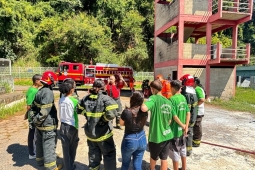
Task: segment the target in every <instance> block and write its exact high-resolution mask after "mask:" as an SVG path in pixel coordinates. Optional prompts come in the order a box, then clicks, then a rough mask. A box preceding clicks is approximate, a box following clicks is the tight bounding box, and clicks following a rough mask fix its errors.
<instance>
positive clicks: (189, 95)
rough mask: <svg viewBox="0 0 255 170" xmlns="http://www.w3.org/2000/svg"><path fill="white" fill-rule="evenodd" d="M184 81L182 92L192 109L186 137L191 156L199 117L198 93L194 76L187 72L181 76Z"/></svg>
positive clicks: (188, 151)
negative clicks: (194, 131)
mask: <svg viewBox="0 0 255 170" xmlns="http://www.w3.org/2000/svg"><path fill="white" fill-rule="evenodd" d="M180 80H181V81H182V85H183V87H182V90H181V94H182V95H184V96H185V98H186V100H187V103H188V106H189V109H190V122H189V130H188V137H187V138H186V148H187V156H190V155H191V153H192V139H193V127H194V125H195V122H196V119H197V113H198V108H197V102H198V99H197V95H196V91H195V89H194V87H193V86H194V77H193V76H190V75H189V74H185V75H184V76H182V77H181V78H180Z"/></svg>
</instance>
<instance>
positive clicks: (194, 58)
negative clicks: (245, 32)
mask: <svg viewBox="0 0 255 170" xmlns="http://www.w3.org/2000/svg"><path fill="white" fill-rule="evenodd" d="M252 11H253V0H172V1H171V2H167V1H160V0H155V34H154V72H155V74H163V76H164V77H165V78H166V77H167V75H168V74H172V79H179V78H180V77H181V76H182V75H184V74H191V75H194V76H197V77H199V78H200V79H201V82H202V84H203V86H204V87H205V88H206V91H207V93H208V94H209V95H210V96H218V97H226V98H229V97H231V96H233V95H234V93H235V84H236V65H238V64H248V63H249V59H250V44H247V45H246V46H242V47H239V46H238V45H237V36H238V25H239V24H242V23H244V22H246V21H249V20H251V17H252ZM171 28H176V31H175V32H173V31H169V30H170V29H171ZM227 28H231V29H232V45H230V46H229V47H223V46H222V44H220V43H216V44H212V34H214V33H217V32H220V31H222V30H225V29H227ZM202 37H206V44H199V43H198V42H199V41H198V40H199V39H200V38H202ZM189 38H194V40H195V42H194V43H190V42H187V41H188V39H189Z"/></svg>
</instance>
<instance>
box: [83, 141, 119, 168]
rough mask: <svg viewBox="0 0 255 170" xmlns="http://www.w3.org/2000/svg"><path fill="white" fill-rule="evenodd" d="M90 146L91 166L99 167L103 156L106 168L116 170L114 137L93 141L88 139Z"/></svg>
mask: <svg viewBox="0 0 255 170" xmlns="http://www.w3.org/2000/svg"><path fill="white" fill-rule="evenodd" d="M87 143H88V146H89V168H90V169H99V167H100V162H101V160H102V156H103V158H104V160H103V161H104V169H105V170H116V149H115V144H114V141H113V137H112V136H111V137H110V138H108V139H106V140H104V141H102V142H92V141H89V140H87Z"/></svg>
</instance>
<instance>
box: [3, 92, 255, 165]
mask: <svg viewBox="0 0 255 170" xmlns="http://www.w3.org/2000/svg"><path fill="white" fill-rule="evenodd" d="M55 93H56V94H57V95H58V94H59V92H58V91H55ZM78 94H79V96H80V98H81V97H83V96H84V95H85V94H86V92H84V91H79V92H78ZM128 96H130V92H129V91H126V92H123V93H122V97H121V100H122V103H123V106H125V105H128V103H129V97H128ZM56 104H57V101H56ZM205 110H206V115H205V117H204V119H203V141H204V142H208V143H212V144H218V145H223V146H227V147H232V148H236V149H241V150H245V151H250V152H253V154H247V153H245V152H240V151H236V150H233V149H227V148H224V147H219V146H213V145H209V144H205V143H202V144H201V146H200V147H199V148H193V154H192V155H191V156H190V157H188V158H187V166H188V170H215V169H220V170H225V169H226V170H251V169H254V167H255V152H254V146H255V145H254V141H255V115H252V114H249V113H243V112H233V111H226V110H222V109H219V108H216V107H212V106H209V105H207V106H206V108H205ZM79 122H80V128H79V137H80V141H79V146H78V149H77V156H76V162H75V164H76V165H77V168H76V169H77V170H88V167H87V165H88V156H87V155H88V147H87V143H86V137H85V135H84V129H83V128H82V126H83V124H84V123H85V118H84V117H83V116H79ZM114 122H115V121H114ZM114 125H115V123H114ZM148 129H149V128H148V127H147V126H146V127H145V131H146V134H147V135H148ZM27 133H28V126H27V121H25V120H23V116H22V115H19V116H13V117H11V118H9V119H8V120H3V121H0V153H1V154H0V160H1V164H0V170H12V169H21V170H32V169H40V168H39V167H37V165H36V161H35V160H29V159H28V149H27ZM113 133H114V140H115V143H116V150H117V167H118V169H120V167H121V151H120V146H121V141H122V137H123V134H124V130H118V129H114V131H113ZM57 152H58V153H59V154H60V157H62V154H61V153H62V147H61V141H60V140H58V144H57ZM57 162H58V163H61V162H62V159H58V160H57ZM148 164H149V152H147V151H146V152H145V155H144V158H143V168H144V167H147V166H148ZM159 164H160V162H159V161H158V166H157V168H156V169H159ZM102 167H103V162H102ZM168 168H169V169H172V162H171V160H170V159H168ZM130 169H132V168H130Z"/></svg>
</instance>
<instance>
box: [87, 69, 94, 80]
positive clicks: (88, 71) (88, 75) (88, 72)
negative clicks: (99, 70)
mask: <svg viewBox="0 0 255 170" xmlns="http://www.w3.org/2000/svg"><path fill="white" fill-rule="evenodd" d="M85 73H86V74H85V77H91V78H94V77H95V69H90V68H87V69H86V72H85Z"/></svg>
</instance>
